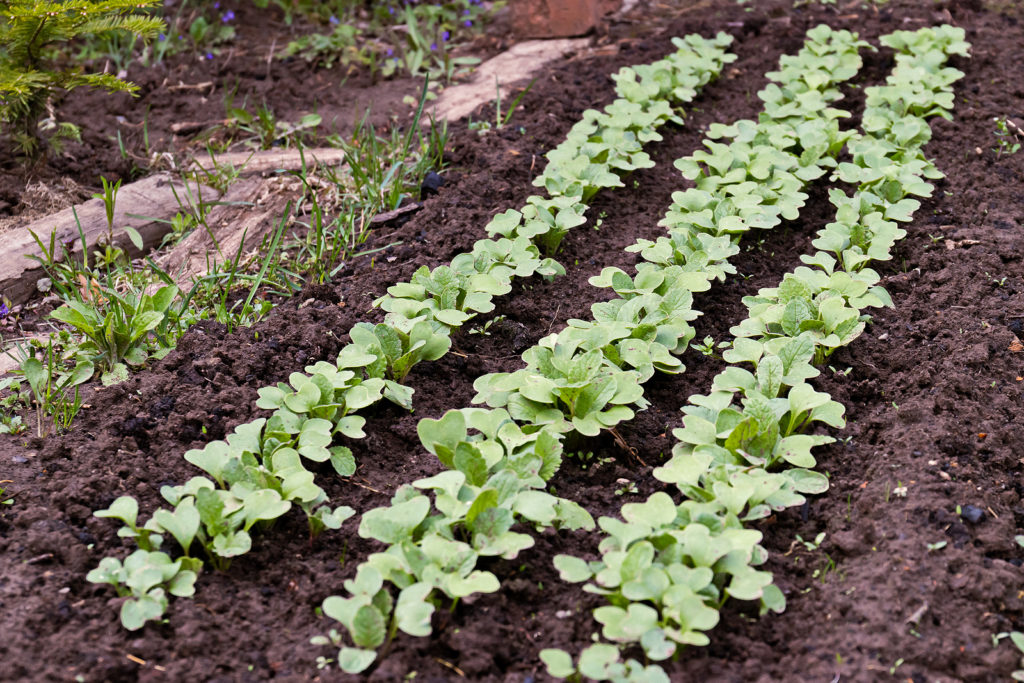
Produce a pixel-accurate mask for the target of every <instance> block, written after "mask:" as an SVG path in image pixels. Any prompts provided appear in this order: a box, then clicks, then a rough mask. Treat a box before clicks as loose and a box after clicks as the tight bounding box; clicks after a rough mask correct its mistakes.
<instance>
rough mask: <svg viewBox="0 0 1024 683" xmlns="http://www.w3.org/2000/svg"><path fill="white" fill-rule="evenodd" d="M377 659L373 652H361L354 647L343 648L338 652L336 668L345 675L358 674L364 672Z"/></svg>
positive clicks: (375, 653)
mask: <svg viewBox="0 0 1024 683" xmlns="http://www.w3.org/2000/svg"><path fill="white" fill-rule="evenodd" d="M375 659H377V652H376V651H375V650H362V649H359V648H355V647H343V648H341V651H340V652H338V666H340V667H341V670H342V671H344V672H345V673H350V674H358V673H362V672H364V671H366V670H367V669H368V668H370V665H371V664H373V662H374V660H375Z"/></svg>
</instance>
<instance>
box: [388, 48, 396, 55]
mask: <svg viewBox="0 0 1024 683" xmlns="http://www.w3.org/2000/svg"><path fill="white" fill-rule="evenodd" d="M393 54H395V51H394V50H392V49H391V48H390V47H389V48H388V51H387V56H388V57H390V56H391V55H393Z"/></svg>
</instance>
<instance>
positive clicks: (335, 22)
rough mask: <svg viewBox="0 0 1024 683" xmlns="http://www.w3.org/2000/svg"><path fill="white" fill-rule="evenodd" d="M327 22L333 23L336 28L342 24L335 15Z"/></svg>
mask: <svg viewBox="0 0 1024 683" xmlns="http://www.w3.org/2000/svg"><path fill="white" fill-rule="evenodd" d="M327 21H329V22H331V23H332V24H333V25H335V26H337V25H338V24H340V23H341V22H340V21H338V17H336V16H334V15H331V18H330V19H328V20H327Z"/></svg>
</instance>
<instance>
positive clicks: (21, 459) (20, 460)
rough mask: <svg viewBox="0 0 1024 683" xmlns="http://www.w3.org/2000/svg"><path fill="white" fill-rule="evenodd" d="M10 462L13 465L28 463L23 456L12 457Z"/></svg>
mask: <svg viewBox="0 0 1024 683" xmlns="http://www.w3.org/2000/svg"><path fill="white" fill-rule="evenodd" d="M11 462H13V463H14V464H15V465H24V464H25V463H27V462H28V458H26V457H25V456H23V455H12V456H11Z"/></svg>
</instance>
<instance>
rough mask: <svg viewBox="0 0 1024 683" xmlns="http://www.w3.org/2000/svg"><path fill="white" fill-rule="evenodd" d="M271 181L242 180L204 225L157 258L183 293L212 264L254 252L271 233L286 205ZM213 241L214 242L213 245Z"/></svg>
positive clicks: (284, 194)
mask: <svg viewBox="0 0 1024 683" xmlns="http://www.w3.org/2000/svg"><path fill="white" fill-rule="evenodd" d="M278 182H279V181H278V180H277V179H274V178H267V179H263V178H245V179H243V180H241V181H239V182H237V183H235V184H234V185H232V186H231V187H230V188H228V191H227V193H226V194H225V195H224V196H223V197H222V198H221V202H222V204H219V205H217V206H214V207H213V208H212V209H210V212H209V213H208V214H207V215H206V226H207V228H208V229H206V228H204V227H199V228H197V229H195V230H193V231H192V233H191V234H189V235H188V237H186V238H185V239H183V240H181V242H179V243H178V244H177V245H176V246H175V247H174V248H173V249H171V250H170V251H168V252H167V253H166V254H164V255H162V256H161V257H160V260H159V263H160V267H161V268H163V269H164V270H166V271H167V272H168V273H169V274H170V275H171V277H173V278H174V280H175V282H177V283H178V285H179V286H180V287H181V288H182V289H184V290H187V289H188V288H189V287H191V286H192V281H193V279H194V278H196V277H200V276H202V275H205V274H206V273H207V272H208V270H209V268H210V267H211V266H212V265H213V264H214V263H217V264H224V263H226V262H228V261H230V260H231V259H233V258H234V257H235V254H237V253H238V251H239V246H241V251H242V253H243V254H248V253H249V252H251V251H252V250H254V249H256V248H257V247H258V246H259V245H260V242H261V241H262V240H263V239H264V237H266V236H267V234H268V233H270V232H272V231H273V230H275V229H276V228H277V226H278V224H279V223H280V221H281V216H282V215H283V214H284V210H285V207H286V206H287V204H288V199H289V195H290V192H288V190H287V189H285V188H279V187H276V186H277V185H278ZM214 240H216V242H214Z"/></svg>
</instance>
